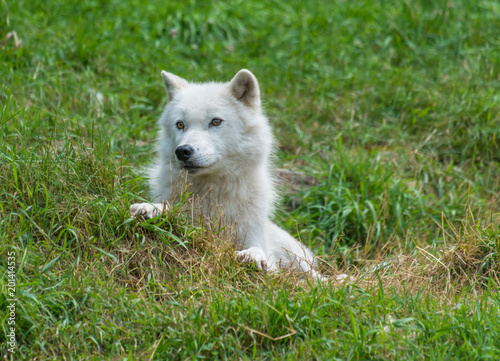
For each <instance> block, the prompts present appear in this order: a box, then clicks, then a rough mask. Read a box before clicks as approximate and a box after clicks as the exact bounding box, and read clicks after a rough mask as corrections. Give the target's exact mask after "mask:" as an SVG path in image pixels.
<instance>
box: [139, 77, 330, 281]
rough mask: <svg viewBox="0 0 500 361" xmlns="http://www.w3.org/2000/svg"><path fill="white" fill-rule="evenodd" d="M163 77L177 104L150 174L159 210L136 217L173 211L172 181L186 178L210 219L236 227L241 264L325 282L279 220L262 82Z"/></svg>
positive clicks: (145, 208)
mask: <svg viewBox="0 0 500 361" xmlns="http://www.w3.org/2000/svg"><path fill="white" fill-rule="evenodd" d="M161 76H162V78H163V82H164V83H165V86H166V87H167V94H168V100H169V101H168V104H167V106H166V107H165V110H164V112H163V114H162V116H161V118H160V120H159V125H160V138H159V142H158V146H157V159H156V161H155V164H154V165H153V167H152V168H151V169H150V170H149V173H150V174H148V176H149V179H150V190H151V197H152V201H153V202H156V203H154V204H149V203H139V204H133V205H132V206H131V207H130V213H131V215H132V216H137V215H141V216H143V217H145V218H152V217H155V216H157V215H158V214H159V213H160V212H161V211H162V210H164V209H162V207H163V206H162V205H163V204H166V203H161V201H164V200H168V199H171V192H172V189H171V188H172V185H171V183H172V179H174V180H175V179H176V178H177V177H178V176H180V175H185V176H186V177H187V181H188V182H189V183H191V184H192V192H193V193H194V195H195V196H196V195H197V196H199V197H200V199H202V200H201V202H200V206H201V207H202V211H203V212H204V213H205V214H207V215H209V216H213V212H214V209H216V207H220V208H221V209H223V213H222V214H223V216H222V217H223V222H224V223H225V224H229V225H231V224H235V227H236V231H237V232H236V234H237V241H238V246H239V247H240V249H241V250H240V251H237V252H236V254H237V257H238V259H240V260H241V261H244V262H249V263H255V265H256V267H258V268H260V269H263V270H268V271H271V272H275V271H277V270H279V269H288V268H291V269H293V270H295V271H298V272H305V273H308V274H309V275H310V276H312V277H313V278H318V279H322V277H321V276H320V275H319V274H318V273H317V272H316V271H314V269H313V255H312V253H311V251H310V250H309V249H307V248H306V247H305V246H304V245H303V244H301V243H300V242H298V241H297V240H295V239H294V238H293V237H292V236H290V235H289V234H288V233H287V232H285V231H284V230H282V229H281V228H279V227H278V226H277V225H275V224H274V223H273V222H272V221H271V216H272V214H273V209H274V204H275V201H276V192H275V184H274V183H275V182H274V179H273V176H272V174H271V170H270V167H271V161H272V154H273V148H274V138H273V135H272V132H271V127H270V125H269V122H268V120H267V118H266V116H265V115H264V114H263V111H262V107H261V102H260V91H259V85H258V82H257V79H256V78H255V76H254V75H253V74H252V73H251V72H250V71H248V70H246V69H243V70H240V71H239V72H238V73H237V74H236V75H235V76H234V78H233V79H232V80H231V81H230V82H229V83H204V84H195V83H188V82H187V81H186V80H184V79H182V78H180V77H178V76H176V75H173V74H170V73H167V72H165V71H162V72H161ZM184 172H187V174H186V173H184ZM174 196H175V195H174Z"/></svg>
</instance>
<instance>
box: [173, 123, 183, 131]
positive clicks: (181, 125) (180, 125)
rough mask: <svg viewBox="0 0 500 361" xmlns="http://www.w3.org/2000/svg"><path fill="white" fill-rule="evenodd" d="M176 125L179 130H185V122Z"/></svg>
mask: <svg viewBox="0 0 500 361" xmlns="http://www.w3.org/2000/svg"><path fill="white" fill-rule="evenodd" d="M175 125H177V129H184V122H177V123H175Z"/></svg>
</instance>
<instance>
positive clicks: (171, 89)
mask: <svg viewBox="0 0 500 361" xmlns="http://www.w3.org/2000/svg"><path fill="white" fill-rule="evenodd" d="M161 78H162V79H163V82H164V83H165V86H166V87H167V94H168V100H172V99H174V96H175V93H176V92H177V91H178V90H179V89H181V88H185V87H187V86H188V85H189V84H188V82H187V81H185V80H184V79H182V78H181V77H179V76H177V75H174V74H172V73H167V72H166V71H165V70H162V71H161Z"/></svg>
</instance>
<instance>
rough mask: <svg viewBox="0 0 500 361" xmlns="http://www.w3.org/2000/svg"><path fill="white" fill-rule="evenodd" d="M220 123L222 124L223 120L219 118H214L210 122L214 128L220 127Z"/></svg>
mask: <svg viewBox="0 0 500 361" xmlns="http://www.w3.org/2000/svg"><path fill="white" fill-rule="evenodd" d="M220 123H222V119H219V118H214V119H212V121H211V122H210V125H213V126H214V127H217V126H219V125H220Z"/></svg>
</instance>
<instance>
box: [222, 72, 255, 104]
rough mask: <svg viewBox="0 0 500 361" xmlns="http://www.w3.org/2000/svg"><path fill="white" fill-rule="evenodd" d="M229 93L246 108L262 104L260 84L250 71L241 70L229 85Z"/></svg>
mask: <svg viewBox="0 0 500 361" xmlns="http://www.w3.org/2000/svg"><path fill="white" fill-rule="evenodd" d="M229 91H230V92H231V94H232V95H233V96H234V97H235V98H236V99H238V100H239V101H241V102H243V103H244V104H245V105H246V106H249V107H254V106H259V104H260V91H259V83H258V82H257V78H256V77H255V76H254V75H253V74H252V73H251V72H250V70H246V69H241V70H240V71H239V72H238V73H237V74H236V75H235V76H234V78H233V80H231V82H230V83H229Z"/></svg>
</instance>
